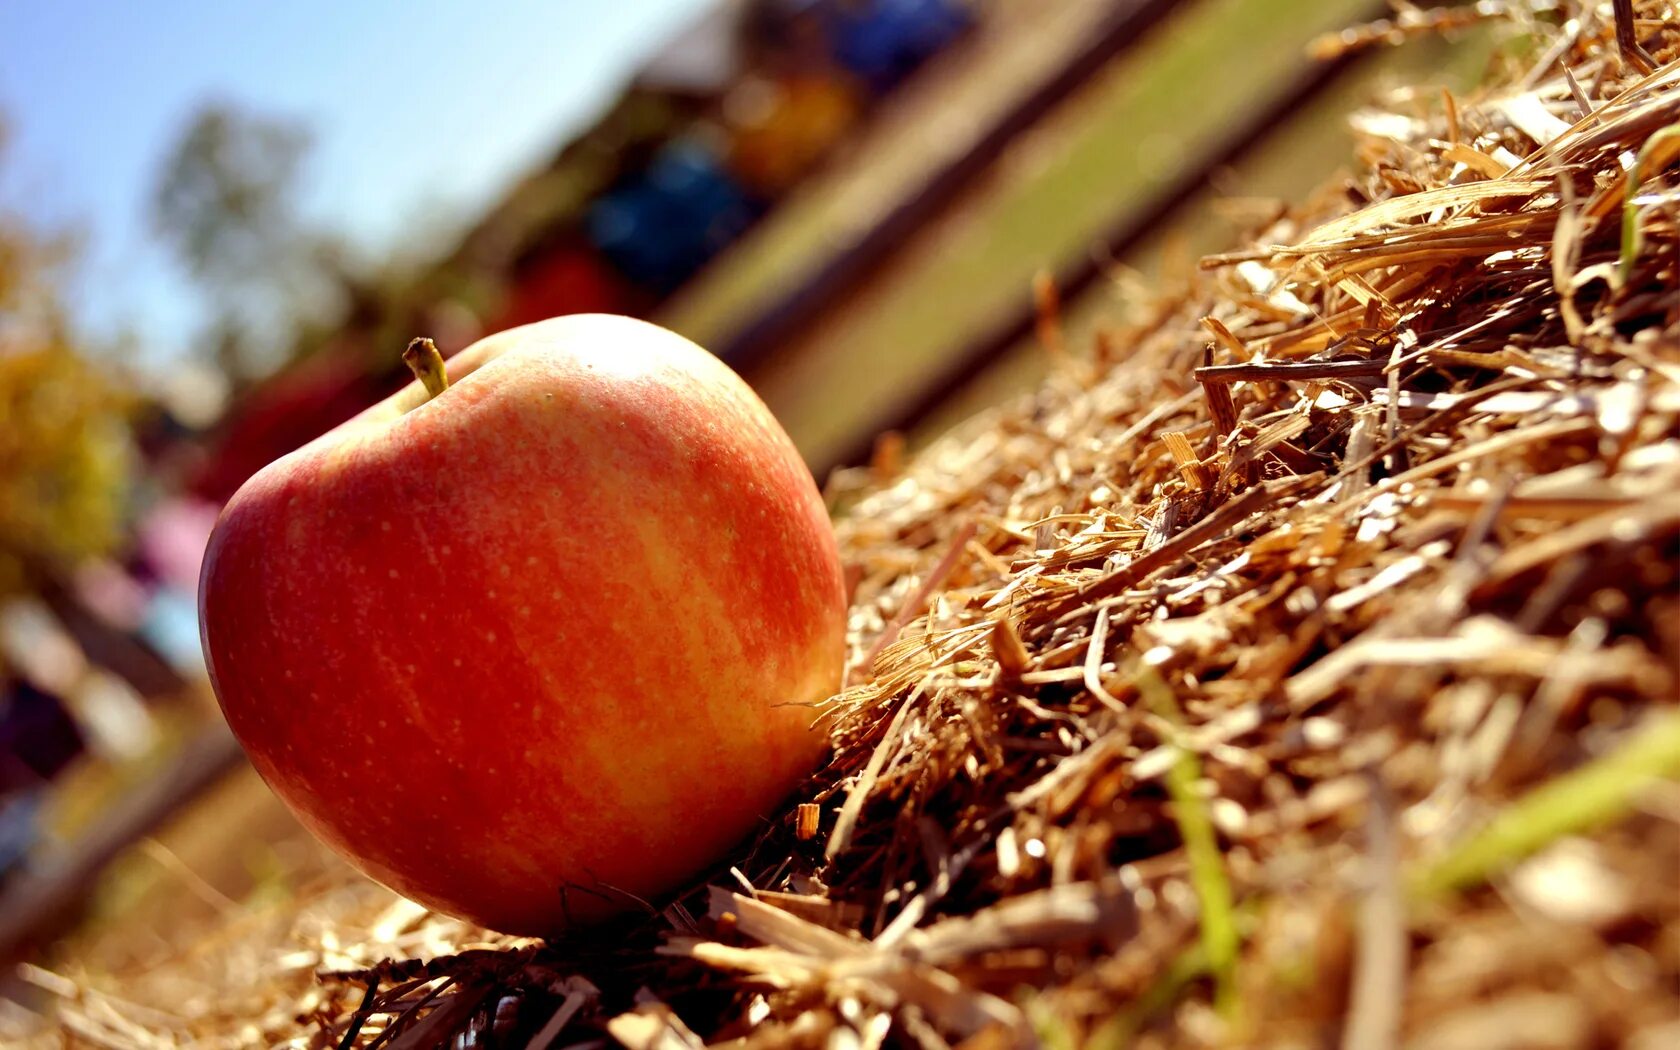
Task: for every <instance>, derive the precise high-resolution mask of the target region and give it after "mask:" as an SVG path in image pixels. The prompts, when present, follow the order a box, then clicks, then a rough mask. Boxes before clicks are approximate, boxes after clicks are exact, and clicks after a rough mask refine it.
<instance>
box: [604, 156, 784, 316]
mask: <svg viewBox="0 0 1680 1050" xmlns="http://www.w3.org/2000/svg"><path fill="white" fill-rule="evenodd" d="M761 210H762V209H761V206H760V205H759V203H758V202H757V201H755V200H754V199H753V198H752V196H751V195H749V194H748V193H747V191H746V190H745V189H743V188H742V187H741V186H740V185H739V184H738V183H737V182H736V181H735V180H734V179H733V178H732V177H731V176H730V174H729V172H728V171H727V170H725V168H724V167H723V164H722V162H721V161H720V159H719V158H718V157H717V156H716V155H714V154H713V153H712V151H711V150H709V149H707V148H706V147H705V146H704V145H703V144H702V143H699V142H694V141H688V140H678V141H675V142H672V143H670V144H668V145H666V146H665V148H664V149H662V150H660V151H659V153H658V154H656V155H655V156H654V158H653V161H652V163H651V164H649V165H648V168H647V170H646V171H644V172H642V173H641V174H640V175H639V176H637V177H634V178H632V179H631V180H630V181H628V182H626V183H624V184H622V185H620V186H619V187H618V188H617V189H614V190H613V191H611V192H610V193H608V194H607V195H606V196H604V197H603V198H601V200H599V201H597V202H596V203H595V204H594V206H592V207H591V208H590V210H589V214H588V217H587V220H586V227H587V229H588V232H589V238H590V240H591V241H592V242H594V244H595V246H596V248H598V249H599V250H600V252H601V254H602V255H604V256H606V257H607V259H609V260H610V261H611V262H612V264H613V265H614V266H615V267H617V268H618V270H619V272H620V273H622V274H623V275H624V276H625V277H626V278H628V279H629V280H630V281H631V282H633V283H635V284H638V285H641V286H642V287H644V288H647V289H649V290H650V291H653V292H656V293H658V294H661V295H663V294H665V293H668V292H670V291H673V290H674V289H676V288H677V286H679V285H681V284H682V283H683V282H684V281H686V280H687V279H688V278H689V277H691V276H693V274H694V273H695V271H697V270H699V269H700V267H702V266H704V265H705V264H706V262H707V261H708V260H709V259H711V258H712V256H714V255H716V254H717V253H718V252H719V251H722V250H723V248H724V247H726V246H727V245H728V244H729V242H731V241H733V240H734V239H735V238H736V237H738V236H740V234H741V232H742V231H743V230H745V229H746V228H747V227H748V226H750V225H751V224H752V221H753V219H755V218H757V216H758V214H759V212H760V211H761Z"/></svg>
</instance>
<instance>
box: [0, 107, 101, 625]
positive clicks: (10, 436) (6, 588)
mask: <svg viewBox="0 0 1680 1050" xmlns="http://www.w3.org/2000/svg"><path fill="white" fill-rule="evenodd" d="M3 133H4V128H3V127H0V160H4V155H3V154H4V145H5V143H4V134H3ZM68 254H69V246H68V244H67V243H66V242H65V241H64V240H63V239H62V238H54V237H51V236H48V235H46V234H44V233H42V232H41V231H39V230H37V229H34V228H32V227H31V226H30V225H29V223H27V222H26V221H25V220H24V219H22V218H21V217H20V216H17V215H13V214H11V213H9V212H5V211H0V597H4V596H5V595H7V594H10V593H14V592H16V591H17V590H19V589H21V588H24V587H26V586H29V585H30V583H31V576H32V574H33V573H37V572H41V571H47V572H51V571H54V570H56V569H58V568H61V567H68V566H69V565H70V564H73V563H74V562H76V561H78V560H80V559H81V558H84V557H88V556H90V555H94V554H99V553H103V552H106V551H108V550H110V549H111V548H112V547H113V546H114V545H115V544H116V543H117V542H118V540H119V538H120V537H121V527H122V517H123V507H124V503H125V496H126V490H127V483H128V479H129V477H130V471H131V467H132V464H133V452H132V444H131V442H130V438H129V431H128V427H127V421H126V420H127V412H128V409H129V399H128V396H127V395H126V394H124V393H123V392H122V391H123V385H122V384H121V383H120V382H119V381H117V380H115V379H114V378H113V377H112V375H111V374H110V367H111V366H110V364H109V363H107V362H99V361H94V360H91V359H90V358H89V357H87V356H86V355H85V354H83V353H81V352H80V351H79V350H78V348H77V346H76V344H75V342H74V340H73V337H72V334H71V330H70V326H69V324H68V321H67V319H66V317H65V313H64V306H63V300H62V297H61V294H60V291H59V289H60V281H61V278H62V275H63V266H64V263H65V261H66V259H67V256H68Z"/></svg>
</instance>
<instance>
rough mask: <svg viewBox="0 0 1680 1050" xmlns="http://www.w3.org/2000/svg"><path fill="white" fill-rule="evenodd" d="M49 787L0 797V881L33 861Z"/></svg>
mask: <svg viewBox="0 0 1680 1050" xmlns="http://www.w3.org/2000/svg"><path fill="white" fill-rule="evenodd" d="M46 797H47V792H46V789H45V788H33V789H29V790H25V791H18V792H15V793H13V794H11V795H0V882H4V881H5V878H6V876H7V875H8V874H9V873H10V872H11V871H12V870H13V869H14V868H19V867H22V866H23V863H24V861H26V860H28V859H29V851H30V850H32V849H34V848H35V842H36V840H37V839H39V838H40V835H41V809H42V807H43V806H44V805H45V803H46Z"/></svg>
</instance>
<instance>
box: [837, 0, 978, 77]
mask: <svg viewBox="0 0 1680 1050" xmlns="http://www.w3.org/2000/svg"><path fill="white" fill-rule="evenodd" d="M829 19H830V22H829V26H830V28H829V32H830V35H831V39H832V40H833V46H834V58H835V61H837V62H839V63H840V64H841V65H842V66H844V67H846V68H847V69H848V70H850V71H851V72H852V73H853V74H855V75H856V76H857V77H858V78H860V79H861V80H863V82H864V83H866V84H868V85H869V88H870V90H871V91H874V92H876V93H878V94H879V93H884V92H886V91H889V90H891V89H892V88H893V87H895V86H897V85H898V82H899V81H901V80H903V79H904V78H905V77H906V76H909V75H910V73H912V72H913V71H914V70H915V69H916V67H917V66H919V65H921V64H922V63H923V62H924V61H926V60H927V58H928V57H929V56H931V55H932V54H934V53H935V52H936V51H938V50H940V49H941V48H943V47H944V46H945V45H946V44H949V43H950V42H951V41H952V40H954V39H956V38H957V37H958V36H960V35H961V34H962V32H963V30H965V29H967V28H968V27H969V25H970V24H971V23H972V22H973V14H972V13H971V12H970V11H969V9H968V5H967V4H964V3H961V2H960V0H854V2H850V3H848V2H845V0H840V2H837V3H834V4H833V5H832V6H831V7H830V9H829Z"/></svg>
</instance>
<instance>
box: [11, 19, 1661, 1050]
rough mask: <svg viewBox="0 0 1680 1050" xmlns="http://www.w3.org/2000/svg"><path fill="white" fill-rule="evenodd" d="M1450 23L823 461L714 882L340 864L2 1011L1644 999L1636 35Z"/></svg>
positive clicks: (1654, 1000)
mask: <svg viewBox="0 0 1680 1050" xmlns="http://www.w3.org/2000/svg"><path fill="white" fill-rule="evenodd" d="M1617 6H1621V5H1617ZM1455 12H1456V13H1455V15H1454V17H1455V18H1464V17H1504V18H1508V19H1511V20H1513V21H1514V22H1516V23H1517V24H1518V25H1519V27H1520V28H1521V29H1522V30H1523V31H1524V32H1525V33H1527V34H1530V35H1531V36H1532V38H1533V39H1535V40H1537V41H1538V44H1539V47H1538V50H1535V51H1533V52H1532V53H1530V55H1529V57H1528V58H1527V59H1526V60H1518V59H1516V58H1511V59H1508V60H1507V62H1506V64H1505V65H1504V67H1503V68H1502V69H1501V70H1500V71H1499V74H1498V76H1496V77H1495V79H1494V82H1493V83H1490V85H1489V86H1488V88H1487V89H1486V90H1485V91H1483V92H1482V93H1481V94H1479V95H1478V96H1477V97H1475V98H1471V99H1451V98H1446V99H1441V100H1434V99H1413V98H1408V97H1405V96H1404V95H1402V96H1399V97H1397V98H1395V99H1393V100H1391V104H1390V105H1389V106H1387V107H1386V108H1384V109H1380V110H1376V109H1374V110H1372V111H1370V112H1366V113H1362V114H1360V115H1358V117H1357V118H1356V124H1357V127H1358V128H1359V130H1360V131H1361V133H1362V136H1363V144H1362V146H1361V152H1360V159H1361V171H1360V174H1359V176H1358V177H1357V178H1356V179H1355V180H1353V181H1351V182H1348V183H1346V184H1344V185H1339V186H1335V187H1331V188H1329V189H1327V191H1326V192H1325V193H1324V194H1322V195H1321V196H1320V197H1319V198H1318V199H1317V200H1315V201H1314V202H1312V203H1311V204H1309V205H1308V206H1306V207H1304V208H1302V209H1298V210H1292V211H1289V212H1287V213H1285V214H1284V215H1283V217H1282V218H1280V219H1278V220H1277V221H1276V222H1275V223H1274V224H1272V225H1271V226H1270V227H1268V228H1267V229H1265V230H1262V231H1260V232H1259V234H1258V236H1257V238H1256V240H1255V243H1254V246H1253V247H1251V248H1249V249H1247V250H1244V251H1241V252H1234V253H1230V254H1227V255H1223V256H1218V257H1215V258H1212V259H1208V260H1206V261H1205V262H1204V264H1203V270H1204V273H1203V276H1202V279H1201V281H1200V283H1199V284H1198V285H1197V286H1196V287H1195V288H1193V289H1192V290H1191V291H1190V292H1189V293H1187V294H1186V295H1184V296H1182V297H1179V298H1177V299H1175V300H1172V301H1167V302H1162V303H1160V304H1158V306H1157V308H1156V310H1155V311H1154V313H1153V314H1152V315H1151V316H1149V317H1148V318H1145V319H1143V320H1142V321H1140V322H1139V323H1138V324H1136V325H1135V326H1133V327H1131V328H1128V329H1126V330H1121V331H1113V332H1109V333H1106V334H1105V336H1104V339H1103V341H1102V345H1101V347H1100V348H1099V349H1100V350H1101V352H1100V353H1099V354H1098V355H1096V357H1095V358H1094V359H1093V360H1082V359H1073V360H1067V361H1066V362H1065V363H1064V364H1063V365H1062V366H1061V368H1060V370H1059V372H1058V374H1057V375H1055V376H1054V377H1053V378H1052V380H1051V381H1050V382H1049V383H1048V384H1047V385H1046V386H1045V387H1044V388H1043V389H1041V390H1039V391H1037V392H1036V393H1035V394H1033V395H1032V396H1031V397H1029V398H1027V399H1025V400H1023V401H1022V402H1020V403H1018V404H1015V405H1013V406H1010V407H1007V408H1003V409H999V410H997V411H994V412H991V413H989V414H987V415H984V416H982V417H980V418H978V419H975V420H973V421H972V422H971V423H969V424H968V425H967V426H965V427H963V428H961V429H960V430H959V431H958V432H956V433H954V434H952V435H950V436H949V437H948V438H946V439H944V440H942V441H940V442H939V443H937V444H936V445H934V446H933V447H931V448H929V449H927V450H925V451H924V452H923V453H921V454H920V455H918V456H915V457H913V459H912V460H911V461H910V462H909V464H908V466H907V467H905V468H904V469H903V471H902V473H901V474H897V475H895V476H890V477H882V476H879V475H880V474H883V473H886V472H888V471H890V470H891V469H892V468H891V467H890V465H889V466H887V467H884V468H883V470H881V471H877V472H876V473H875V474H874V475H872V474H870V473H869V472H854V473H852V474H848V475H842V476H840V477H837V478H836V479H835V484H834V492H835V496H836V499H837V500H841V501H844V502H847V503H849V504H850V506H849V509H848V510H847V511H846V513H845V514H844V516H843V517H842V518H841V520H840V522H839V529H840V533H841V537H842V542H843V546H844V550H845V552H846V555H847V557H848V559H849V561H850V562H851V563H852V565H853V566H854V567H855V570H856V573H857V578H858V584H857V588H856V595H855V603H854V610H853V618H852V624H851V646H852V661H851V680H852V683H853V684H852V685H851V687H850V688H848V689H847V690H846V691H845V692H844V693H842V694H841V695H840V696H838V697H836V698H834V699H833V700H832V701H831V702H830V704H829V712H830V714H831V715H832V717H833V727H834V739H835V744H836V751H835V756H834V759H833V762H832V764H831V765H830V767H829V768H828V769H827V770H825V772H824V773H823V774H822V775H821V777H820V778H819V779H818V780H817V781H816V782H814V783H813V784H812V785H811V787H810V790H809V791H808V792H806V793H805V794H804V795H803V796H802V797H800V798H796V799H794V800H792V801H790V803H789V805H788V809H787V812H786V813H785V814H784V816H783V818H782V819H781V820H780V821H779V822H778V823H777V824H776V826H775V827H774V828H773V829H771V830H769V831H767V832H766V834H765V835H764V836H762V837H761V838H760V840H759V841H757V842H755V843H753V844H751V846H750V848H747V849H745V850H743V851H742V853H741V854H740V856H738V857H737V858H735V859H736V866H735V867H734V868H733V869H731V870H730V871H729V872H727V873H720V877H719V879H718V880H717V882H718V884H719V885H717V886H713V887H711V888H709V889H708V888H704V887H702V888H699V889H697V890H696V892H695V893H693V894H691V895H689V896H687V897H685V898H683V899H682V900H680V901H678V902H676V903H674V904H672V905H671V906H670V907H668V908H667V909H665V910H664V911H663V912H662V913H660V914H658V915H652V916H645V917H639V918H636V919H633V920H627V921H626V922H624V923H623V924H621V925H620V926H618V927H615V928H613V929H612V930H609V931H604V932H603V931H594V932H591V933H590V934H589V935H587V936H583V937H578V938H575V939H574V940H572V941H567V942H557V943H553V944H547V945H539V944H535V943H532V942H524V941H514V940H511V939H508V938H503V937H497V936H495V935H492V934H488V933H485V932H484V931H481V930H474V929H470V928H467V927H464V926H462V925H460V924H458V923H454V922H451V921H449V920H446V919H442V918H440V917H437V916H432V915H428V914H425V913H423V912H421V911H420V910H418V909H417V908H414V907H412V906H406V907H405V906H404V905H403V904H401V903H393V902H392V900H391V898H390V897H389V895H387V894H383V893H381V892H379V891H376V890H374V889H372V888H370V887H367V886H365V885H362V884H357V883H353V882H350V881H348V880H339V881H338V882H335V883H332V884H330V885H329V886H328V887H326V888H324V889H323V890H322V891H321V892H320V893H318V894H316V895H313V896H308V897H306V898H304V899H302V900H300V901H298V902H295V903H294V904H292V905H290V906H289V910H285V911H282V912H279V913H274V914H270V915H268V916H266V917H263V918H260V919H259V918H249V919H246V920H243V921H244V925H243V926H241V925H238V924H233V925H230V926H229V927H228V928H227V929H225V930H224V931H223V933H222V935H221V938H220V940H219V941H218V942H217V943H214V944H209V945H204V946H201V947H200V948H199V949H198V950H197V951H195V952H193V953H191V954H189V955H185V956H183V957H182V958H181V959H179V960H178V961H177V962H176V963H172V964H170V965H169V966H165V967H158V968H153V970H152V972H149V973H146V974H129V975H126V976H124V977H122V978H121V979H120V980H115V981H113V980H111V979H108V978H106V979H101V978H97V977H95V976H93V975H92V973H91V972H89V973H87V974H83V973H80V972H78V973H75V974H70V975H68V976H67V975H65V974H60V973H52V972H48V971H44V970H39V969H36V970H31V971H29V972H28V974H27V976H28V977H29V979H31V980H33V981H34V982H36V983H37V984H40V985H42V986H44V987H46V988H48V989H50V990H51V991H53V992H54V993H55V994H58V995H61V996H62V997H63V1000H64V1001H63V1003H62V1004H61V1007H60V1009H59V1011H58V1018H59V1023H60V1024H61V1025H62V1028H61V1029H60V1031H59V1033H58V1034H57V1036H55V1035H51V1034H49V1035H48V1036H46V1037H44V1038H46V1039H47V1040H48V1041H49V1042H50V1041H51V1040H52V1039H54V1038H56V1037H59V1036H61V1037H63V1038H67V1039H69V1040H70V1041H73V1042H78V1043H82V1042H85V1043H90V1044H97V1045H107V1046H123V1047H129V1046H135V1047H149V1046H157V1045H180V1044H186V1043H193V1044H195V1045H211V1046H237V1045H260V1044H273V1043H280V1044H283V1045H293V1046H324V1045H333V1044H337V1045H341V1046H352V1045H354V1046H375V1045H378V1046H389V1047H393V1048H401V1047H412V1046H421V1045H432V1044H434V1043H439V1042H442V1041H447V1040H448V1039H451V1038H455V1039H459V1040H461V1042H459V1043H458V1044H457V1045H496V1046H525V1045H529V1046H533V1047H543V1046H551V1045H552V1046H569V1045H600V1044H601V1042H602V1041H603V1040H608V1039H611V1040H616V1041H618V1042H620V1043H623V1044H624V1045H627V1046H630V1047H644V1046H645V1047H654V1046H658V1047H678V1046H697V1045H700V1043H701V1042H702V1041H705V1042H708V1043H712V1044H724V1045H731V1046H740V1047H748V1046H755V1047H756V1046H794V1045H798V1046H804V1045H815V1044H818V1043H828V1044H830V1045H839V1046H853V1045H855V1046H879V1045H881V1044H882V1043H883V1042H885V1041H889V1040H890V1041H892V1042H894V1043H898V1044H918V1043H919V1044H922V1045H925V1046H943V1045H947V1044H950V1043H953V1042H955V1041H959V1040H962V1041H965V1043H966V1044H967V1045H974V1046H1008V1045H1018V1044H1024V1043H1029V1042H1032V1041H1034V1040H1039V1041H1042V1042H1046V1043H1054V1044H1057V1045H1061V1044H1072V1043H1074V1042H1091V1043H1093V1044H1095V1045H1101V1046H1115V1047H1118V1046H1126V1045H1139V1046H1169V1045H1171V1046H1201V1045H1240V1044H1245V1043H1248V1042H1252V1041H1253V1040H1254V1039H1256V1038H1259V1037H1260V1036H1262V1035H1263V1037H1264V1041H1265V1042H1266V1044H1267V1045H1301V1046H1318V1045H1324V1044H1326V1043H1328V1042H1337V1041H1339V1042H1342V1043H1343V1045H1351V1046H1359V1047H1390V1046H1398V1045H1401V1043H1403V1042H1404V1043H1406V1044H1407V1045H1419V1046H1460V1045H1464V1046H1478V1047H1482V1046H1549V1045H1558V1046H1573V1045H1581V1044H1587V1043H1591V1044H1595V1045H1598V1044H1604V1045H1609V1044H1618V1045H1646V1043H1647V1042H1648V1043H1649V1045H1653V1046H1654V1045H1658V1043H1659V1041H1661V1040H1662V1037H1663V1035H1665V1034H1667V1035H1673V1034H1674V1020H1673V998H1672V996H1673V989H1674V988H1675V987H1676V982H1677V981H1680V972H1677V970H1676V966H1677V962H1676V960H1680V893H1676V892H1675V889H1676V886H1675V883H1676V878H1675V873H1676V872H1677V871H1680V834H1677V832H1676V819H1677V816H1680V793H1677V792H1680V789H1677V788H1676V786H1675V784H1674V782H1673V779H1674V778H1675V777H1677V776H1680V710H1677V705H1676V694H1677V688H1676V686H1677V683H1676V663H1677V658H1680V627H1677V624H1680V598H1677V596H1676V590H1677V587H1680V556H1677V551H1680V547H1677V545H1680V498H1677V496H1676V490H1677V489H1680V292H1677V288H1680V183H1677V179H1676V173H1677V165H1676V158H1680V128H1677V126H1676V122H1677V121H1680V25H1677V24H1676V22H1675V21H1674V16H1673V9H1672V7H1670V6H1668V5H1665V4H1662V3H1657V2H1646V3H1639V4H1635V5H1632V10H1631V11H1630V12H1628V13H1629V14H1630V17H1629V18H1628V19H1624V20H1623V22H1622V25H1623V26H1624V27H1625V28H1626V29H1627V30H1628V34H1625V35H1631V37H1632V39H1631V40H1623V41H1621V42H1618V40H1617V26H1618V23H1617V22H1616V20H1614V19H1613V18H1612V17H1611V16H1610V11H1609V8H1608V7H1607V6H1606V5H1602V4H1599V5H1588V6H1578V5H1572V4H1565V5H1564V6H1563V10H1562V12H1561V16H1555V17H1542V16H1541V15H1539V14H1536V13H1534V12H1533V11H1531V10H1530V9H1529V8H1528V7H1527V6H1525V5H1519V4H1482V5H1477V6H1476V7H1475V8H1474V9H1473V10H1471V11H1470V14H1469V15H1466V13H1465V11H1464V10H1459V9H1455ZM1408 18H1409V19H1410V21H1408ZM1447 20H1448V19H1446V18H1445V16H1440V17H1438V18H1437V21H1438V22H1439V21H1447ZM1430 24H1432V23H1430V22H1429V20H1428V18H1426V17H1425V16H1422V15H1417V14H1416V13H1415V12H1414V13H1413V14H1412V15H1409V16H1405V17H1401V18H1399V19H1397V20H1396V22H1395V23H1394V24H1391V25H1384V26H1379V27H1376V28H1374V29H1372V30H1371V31H1369V32H1366V33H1363V34H1359V33H1355V34H1353V35H1351V36H1350V37H1348V38H1347V39H1342V40H1337V41H1332V42H1330V44H1329V45H1327V46H1330V47H1343V46H1358V45H1360V44H1361V43H1369V42H1373V41H1381V40H1386V39H1389V38H1390V37H1394V36H1404V35H1406V33H1407V32H1410V31H1412V30H1414V29H1417V28H1419V27H1420V26H1421V27H1423V28H1428V26H1429V25H1430ZM1630 44H1631V45H1635V46H1630ZM1646 63H1648V64H1649V71H1647V70H1646V69H1645V68H1642V66H1643V65H1644V64H1646ZM1045 301H1046V302H1052V301H1053V300H1052V299H1051V298H1050V297H1045ZM1051 321H1053V319H1047V324H1046V325H1045V326H1043V327H1044V329H1045V330H1047V331H1048V330H1055V326H1054V325H1053V323H1050V322H1051ZM1116 360H1117V362H1118V363H1115V362H1116ZM393 960H395V961H393ZM317 974H321V975H322V976H321V977H320V979H319V981H317V977H316V975H317ZM140 1004H146V1005H140ZM1665 1025H1666V1026H1668V1027H1666V1028H1665V1027H1663V1026H1665Z"/></svg>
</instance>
